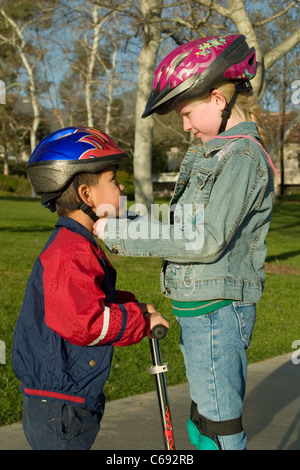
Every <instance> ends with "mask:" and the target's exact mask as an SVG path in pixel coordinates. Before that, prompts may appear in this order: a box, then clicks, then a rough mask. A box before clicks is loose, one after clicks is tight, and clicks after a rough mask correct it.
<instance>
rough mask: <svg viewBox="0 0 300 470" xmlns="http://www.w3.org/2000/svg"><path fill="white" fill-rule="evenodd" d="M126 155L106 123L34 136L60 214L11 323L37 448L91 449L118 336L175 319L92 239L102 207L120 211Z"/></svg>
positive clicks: (43, 183)
mask: <svg viewBox="0 0 300 470" xmlns="http://www.w3.org/2000/svg"><path fill="white" fill-rule="evenodd" d="M126 157H128V156H127V155H126V154H125V152H124V151H123V150H122V149H120V148H119V147H118V146H117V145H116V144H115V142H114V141H113V140H112V139H111V138H110V137H109V136H108V135H106V134H105V133H103V132H101V131H97V130H95V129H90V128H83V127H72V128H67V129H61V130H59V131H56V132H54V133H53V134H50V135H49V136H48V137H46V138H45V139H44V140H42V142H41V143H40V144H39V145H38V146H37V148H36V149H35V151H34V152H33V154H32V155H31V157H30V160H29V162H28V164H27V168H26V169H27V173H28V177H29V179H30V181H31V184H32V186H33V188H34V190H35V192H36V193H37V194H41V195H42V203H43V205H45V206H46V207H48V208H49V209H50V210H52V211H55V210H56V211H57V213H58V215H59V216H60V218H59V220H58V222H57V224H56V229H55V231H54V232H53V233H52V235H51V236H50V238H49V240H48V242H47V243H46V245H45V247H44V249H43V251H42V253H41V254H40V256H39V258H38V259H37V260H36V262H35V264H34V267H33V270H32V273H31V275H30V278H29V281H28V284H27V288H26V293H25V297H24V301H23V305H22V308H21V311H20V315H19V317H18V320H17V323H16V328H15V332H14V342H13V351H12V366H13V369H14V372H15V374H16V376H17V377H18V378H19V379H20V381H21V391H22V393H23V428H24V432H25V435H26V437H27V439H28V441H29V443H30V445H31V447H32V448H33V449H45V450H46V449H47V450H54V449H74V450H75V449H90V447H91V446H92V444H93V442H94V440H95V438H96V436H97V433H98V431H99V429H100V421H101V418H102V416H103V412H104V403H105V397H104V394H103V388H104V385H105V383H106V381H107V379H108V376H109V372H110V367H111V361H112V355H113V347H114V346H127V345H131V344H134V343H137V342H139V341H141V340H142V339H143V338H144V337H145V336H147V335H149V334H150V331H151V329H152V328H153V327H154V326H155V325H157V324H163V325H164V326H166V327H167V328H168V327H169V324H168V322H167V320H166V319H164V318H163V317H162V316H161V315H160V313H158V312H157V311H156V310H155V308H154V306H153V305H150V304H145V303H139V302H138V301H137V300H136V299H135V297H134V295H133V294H131V293H129V292H123V291H117V290H115V282H116V272H115V270H114V268H113V267H112V266H111V264H110V263H109V261H108V259H107V258H106V256H105V254H104V252H103V251H102V249H101V248H100V246H99V245H98V243H97V242H96V241H95V239H94V237H93V235H92V230H93V224H94V222H95V220H96V219H97V216H96V214H95V212H96V209H99V207H100V208H101V206H102V205H104V206H106V205H109V207H110V208H112V211H113V212H115V215H116V216H119V215H120V208H119V197H120V196H121V194H122V191H123V190H124V188H123V187H122V185H120V184H119V183H118V181H117V180H116V165H117V164H118V163H119V162H120V161H121V160H122V159H123V158H126Z"/></svg>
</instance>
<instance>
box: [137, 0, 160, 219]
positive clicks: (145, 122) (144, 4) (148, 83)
mask: <svg viewBox="0 0 300 470" xmlns="http://www.w3.org/2000/svg"><path fill="white" fill-rule="evenodd" d="M162 6H163V1H162V0H140V8H141V11H142V15H143V22H144V24H143V46H142V49H141V53H140V56H139V58H138V64H139V76H138V86H137V100H136V117H135V122H136V127H135V142H134V161H133V167H134V184H135V202H136V203H138V204H144V205H145V206H146V207H147V209H148V212H149V210H150V206H151V204H152V203H153V187H152V164H151V160H152V145H151V142H152V132H153V118H152V117H148V118H146V119H141V115H142V113H143V111H144V109H145V106H146V103H147V100H148V98H149V95H150V93H151V90H152V83H153V77H154V71H155V64H156V57H157V52H158V47H159V43H160V38H161V23H160V16H161V9H162Z"/></svg>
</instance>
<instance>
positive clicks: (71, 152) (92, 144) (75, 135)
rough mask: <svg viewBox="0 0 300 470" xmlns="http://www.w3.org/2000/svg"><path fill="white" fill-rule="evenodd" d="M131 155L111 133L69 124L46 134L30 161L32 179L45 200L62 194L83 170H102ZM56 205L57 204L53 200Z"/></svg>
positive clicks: (33, 185)
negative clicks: (69, 125)
mask: <svg viewBox="0 0 300 470" xmlns="http://www.w3.org/2000/svg"><path fill="white" fill-rule="evenodd" d="M124 157H127V158H129V155H128V154H127V153H126V152H125V151H124V150H122V149H121V148H120V147H119V146H118V145H117V144H116V143H115V142H114V141H113V139H112V138H111V137H109V135H107V134H106V133H105V132H102V131H100V130H97V129H93V128H90V127H67V128H64V129H60V130H57V131H55V132H53V133H52V134H50V135H48V136H47V137H45V138H44V139H43V140H42V141H41V142H40V143H39V144H38V146H37V147H36V149H35V150H34V152H33V153H32V155H31V157H30V158H29V160H28V163H27V165H26V172H27V175H28V179H29V181H30V183H31V185H32V187H33V189H34V191H35V192H36V194H38V195H42V203H43V204H44V205H46V206H48V207H49V208H51V207H50V206H49V205H48V204H47V203H49V202H50V201H54V200H55V199H56V198H57V197H59V196H60V195H61V193H62V191H63V190H64V189H65V188H66V187H67V186H68V185H69V184H70V182H71V181H72V180H73V179H74V178H75V177H76V175H78V174H80V173H98V172H100V171H102V170H104V169H105V168H108V167H110V166H115V165H118V164H119V163H120V162H121V160H122V159H123V158H124ZM52 207H53V204H52Z"/></svg>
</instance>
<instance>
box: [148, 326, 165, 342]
mask: <svg viewBox="0 0 300 470" xmlns="http://www.w3.org/2000/svg"><path fill="white" fill-rule="evenodd" d="M167 333H168V328H166V327H165V326H164V325H156V326H155V327H154V328H152V330H151V335H152V336H153V338H154V339H157V340H160V339H164V338H165V336H166V335H167Z"/></svg>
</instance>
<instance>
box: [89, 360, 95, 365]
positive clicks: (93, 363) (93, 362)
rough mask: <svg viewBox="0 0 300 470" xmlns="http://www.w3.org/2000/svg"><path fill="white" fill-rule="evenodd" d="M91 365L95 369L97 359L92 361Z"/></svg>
mask: <svg viewBox="0 0 300 470" xmlns="http://www.w3.org/2000/svg"><path fill="white" fill-rule="evenodd" d="M89 364H90V366H91V367H95V365H96V361H95V359H91V360H90V362H89Z"/></svg>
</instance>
